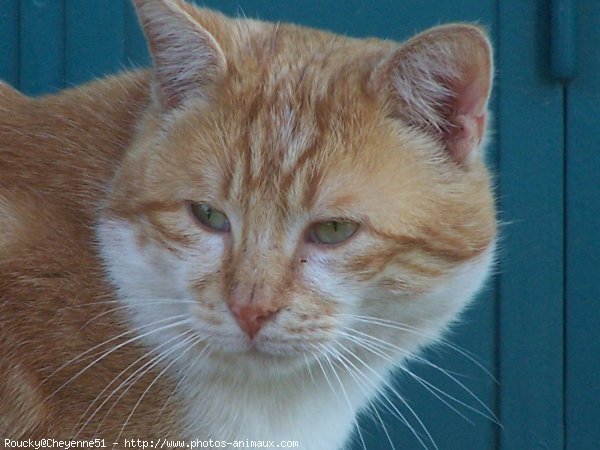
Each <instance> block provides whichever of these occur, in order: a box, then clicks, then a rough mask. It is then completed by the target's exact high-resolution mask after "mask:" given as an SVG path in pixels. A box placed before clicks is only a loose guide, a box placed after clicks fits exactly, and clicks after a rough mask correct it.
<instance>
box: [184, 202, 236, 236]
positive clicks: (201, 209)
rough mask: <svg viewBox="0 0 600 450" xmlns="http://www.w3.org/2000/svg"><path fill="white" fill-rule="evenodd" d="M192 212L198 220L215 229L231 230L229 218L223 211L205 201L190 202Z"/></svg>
mask: <svg viewBox="0 0 600 450" xmlns="http://www.w3.org/2000/svg"><path fill="white" fill-rule="evenodd" d="M190 209H191V211H192V214H193V215H194V217H195V218H196V219H198V221H199V222H200V223H201V224H202V225H204V226H205V227H208V228H210V229H212V230H215V231H222V232H227V231H229V220H227V216H226V215H225V214H223V213H222V212H221V211H217V210H216V209H214V208H213V207H211V206H208V205H206V204H204V203H190Z"/></svg>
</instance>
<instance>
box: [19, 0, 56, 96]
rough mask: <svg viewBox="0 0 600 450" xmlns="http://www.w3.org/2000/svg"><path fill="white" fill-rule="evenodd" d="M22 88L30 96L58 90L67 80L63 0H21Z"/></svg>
mask: <svg viewBox="0 0 600 450" xmlns="http://www.w3.org/2000/svg"><path fill="white" fill-rule="evenodd" d="M20 17H21V27H20V34H21V41H20V47H21V74H20V87H21V90H22V91H23V92H24V93H26V94H30V95H35V94H41V93H45V92H52V91H56V90H58V89H60V88H62V87H63V81H64V5H63V1H62V0H21V10H20Z"/></svg>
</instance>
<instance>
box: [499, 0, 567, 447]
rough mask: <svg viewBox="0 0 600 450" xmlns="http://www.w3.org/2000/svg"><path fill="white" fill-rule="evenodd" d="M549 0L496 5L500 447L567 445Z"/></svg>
mask: <svg viewBox="0 0 600 450" xmlns="http://www.w3.org/2000/svg"><path fill="white" fill-rule="evenodd" d="M548 3H549V2H546V1H541V0H536V1H531V2H522V1H518V0H504V1H500V3H499V5H500V9H499V33H500V34H499V48H498V56H499V59H500V61H501V65H500V69H499V74H500V79H499V94H498V101H499V117H498V137H497V139H498V141H499V146H500V148H501V152H500V159H499V167H500V195H501V199H500V205H501V210H502V219H503V221H504V222H505V223H506V225H505V226H504V230H503V233H502V234H503V239H502V241H501V242H502V250H501V259H502V264H501V268H500V271H501V274H500V278H499V289H500V296H501V301H500V336H499V344H500V352H499V355H500V361H499V363H500V407H501V408H500V412H501V420H502V424H503V426H504V428H503V431H502V433H501V437H500V447H501V448H502V449H503V450H513V449H514V450H523V449H528V450H532V449H557V450H558V449H562V448H563V440H564V437H563V431H564V430H563V429H564V427H563V288H564V286H563V258H564V253H563V212H564V211H563V201H564V199H563V187H564V177H563V138H564V135H563V119H562V117H563V110H562V108H563V95H562V86H561V85H560V84H559V83H558V82H557V81H554V80H552V79H550V77H549V61H550V58H549V56H550V55H549V43H550V35H549V24H548V18H549V14H550V11H549V10H548V6H549V5H548Z"/></svg>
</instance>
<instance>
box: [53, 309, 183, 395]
mask: <svg viewBox="0 0 600 450" xmlns="http://www.w3.org/2000/svg"><path fill="white" fill-rule="evenodd" d="M186 316H187V314H181V315H179V316H174V317H168V318H166V319H162V320H159V321H156V322H153V323H151V324H149V325H144V326H142V327H138V328H136V329H134V330H131V331H128V332H126V333H121V334H120V335H117V336H115V337H113V338H112V339H109V340H108V341H105V342H103V343H102V344H99V345H97V346H94V347H92V348H91V349H90V350H87V351H86V352H84V353H82V354H81V355H80V356H82V355H85V354H86V353H88V352H90V351H91V350H93V349H95V348H98V347H99V346H101V345H105V344H107V343H108V342H111V341H114V340H115V339H118V338H119V337H122V336H125V335H127V334H130V333H131V332H133V331H138V330H139V329H142V328H147V327H149V326H154V325H156V324H157V323H161V322H166V321H169V320H173V319H177V318H181V317H186ZM187 323H190V319H185V320H180V321H178V322H175V323H171V324H168V325H164V326H162V327H159V328H155V329H153V330H150V331H147V332H146V333H142V334H140V335H138V336H135V337H133V338H131V339H128V340H126V341H125V342H122V343H120V344H118V345H116V346H114V347H113V348H111V349H110V350H108V351H107V352H105V353H103V354H102V355H101V356H100V357H98V358H96V359H95V360H94V361H92V362H91V363H89V364H88V365H87V366H85V367H84V368H83V369H81V370H80V371H79V372H77V373H76V374H75V375H73V376H72V377H71V378H69V380H67V381H66V382H65V383H63V384H62V385H61V386H60V387H59V388H58V389H55V390H54V391H53V392H52V393H51V394H50V397H52V396H54V395H56V394H57V393H58V392H59V391H60V390H61V389H63V388H64V387H65V386H66V385H67V384H69V383H70V382H72V381H73V380H75V379H76V378H77V377H79V376H80V375H81V374H82V373H84V372H85V371H86V370H87V369H89V368H90V367H92V366H93V365H94V364H96V363H97V362H99V361H101V360H102V359H104V358H106V357H107V356H108V355H110V354H111V353H114V352H115V351H117V350H118V349H120V348H122V347H124V346H125V345H128V344H131V343H132V342H135V341H138V340H140V339H142V338H144V337H146V336H148V335H150V334H153V333H157V332H159V331H163V330H166V329H169V328H174V327H177V326H181V325H184V324H187ZM77 359H78V358H75V359H73V360H71V361H67V362H66V363H65V364H63V365H62V366H61V367H59V368H58V369H57V370H56V371H54V372H53V373H52V374H51V375H50V376H52V375H53V374H55V373H56V372H58V370H60V369H62V368H64V367H66V366H67V365H69V364H70V363H72V362H73V361H76V360H77ZM47 379H48V378H47ZM47 379H46V380H47ZM44 381H45V380H44ZM42 383H43V382H42Z"/></svg>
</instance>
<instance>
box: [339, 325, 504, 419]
mask: <svg viewBox="0 0 600 450" xmlns="http://www.w3.org/2000/svg"><path fill="white" fill-rule="evenodd" d="M343 334H344V335H347V336H348V338H349V339H351V340H352V341H353V342H354V343H356V344H357V345H359V346H361V347H362V348H364V349H365V350H368V351H369V352H371V353H372V354H374V355H377V356H379V357H381V358H383V359H384V360H385V361H387V362H389V363H390V364H392V365H396V363H395V362H394V361H393V360H392V359H391V358H389V357H388V356H387V355H386V354H384V353H383V352H382V351H380V350H379V349H378V348H377V347H376V346H375V345H374V344H370V343H368V342H367V341H366V340H364V339H359V338H356V340H355V339H354V338H355V337H354V336H351V335H348V333H343ZM400 369H401V370H402V371H403V372H405V373H407V374H408V375H409V376H411V377H412V378H414V379H415V380H416V381H417V382H419V384H421V385H422V386H423V387H424V388H426V389H427V390H428V391H429V392H430V393H431V394H432V395H434V396H435V397H436V398H438V399H439V400H440V401H441V402H442V403H444V404H445V405H446V406H448V407H449V408H450V409H451V410H452V411H454V412H456V413H457V414H458V415H459V416H460V417H462V418H463V419H465V420H466V421H467V422H468V423H470V424H471V425H473V422H472V421H471V420H469V419H468V418H467V417H466V416H465V415H464V414H462V413H461V412H460V411H459V410H457V409H456V408H455V407H454V406H452V405H451V404H449V403H448V402H447V401H446V400H444V399H443V398H441V397H440V396H439V395H438V394H437V393H436V392H435V391H438V392H440V393H441V394H443V395H444V396H446V397H449V398H450V399H452V400H454V401H455V402H457V403H459V404H460V405H462V406H464V407H465V408H468V409H470V410H472V411H474V412H476V413H477V414H480V415H482V416H483V417H485V418H487V419H488V420H491V421H492V422H493V419H492V418H491V417H489V416H487V415H486V414H484V413H482V412H481V411H479V410H478V409H476V408H473V407H472V406H470V405H468V404H466V403H464V402H462V401H460V400H458V399H457V398H455V397H453V396H451V395H450V394H448V393H446V392H444V391H442V390H441V389H439V388H438V387H436V386H434V385H433V384H431V383H429V382H428V381H426V380H424V379H423V378H421V377H419V376H418V375H416V374H414V373H413V372H411V371H410V370H408V369H407V368H405V367H401V366H400ZM428 386H429V387H428Z"/></svg>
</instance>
